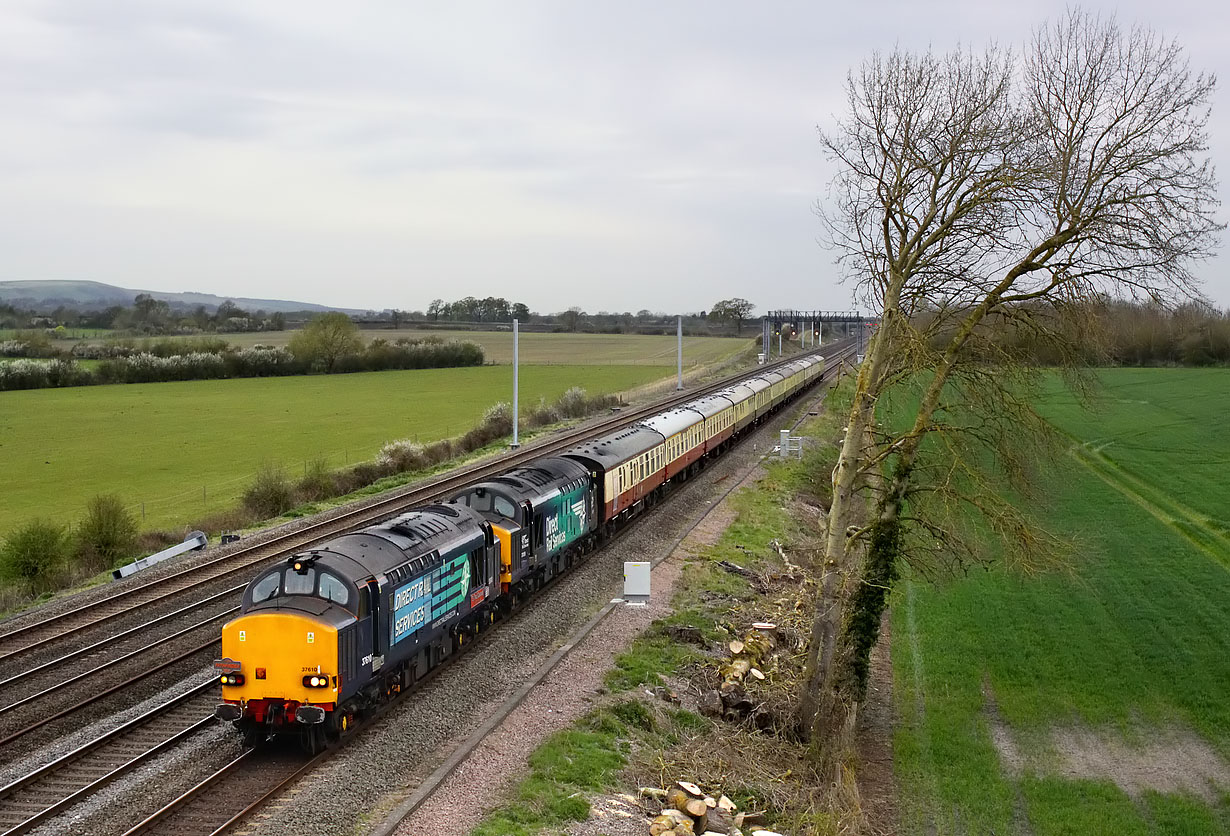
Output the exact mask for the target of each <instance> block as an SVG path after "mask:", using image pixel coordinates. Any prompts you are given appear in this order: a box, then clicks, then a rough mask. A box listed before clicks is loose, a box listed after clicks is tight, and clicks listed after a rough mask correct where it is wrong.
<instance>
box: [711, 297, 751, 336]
mask: <svg viewBox="0 0 1230 836" xmlns="http://www.w3.org/2000/svg"><path fill="white" fill-rule="evenodd" d="M755 309H756V306H755V305H753V304H752V303H751V302H749V301H747V300H746V299H743V298H740V297H738V296H736V297H734V298H733V299H723V300H721V301H720V302H715V303H714V304H713V310H711V311H710V312H709V318H710V319H716V320H718V321H720V322H733V323H734V324H735V333H736V334H742V333H743V321H744V320H745V319H747V318H748V317H749V316H751V315H752V311H754V310H755Z"/></svg>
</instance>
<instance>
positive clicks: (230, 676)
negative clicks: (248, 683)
mask: <svg viewBox="0 0 1230 836" xmlns="http://www.w3.org/2000/svg"><path fill="white" fill-rule="evenodd" d="M219 681H220V682H221V683H222V684H223V685H242V684H243V674H241V673H224V674H222V676H221V677H220V678H219Z"/></svg>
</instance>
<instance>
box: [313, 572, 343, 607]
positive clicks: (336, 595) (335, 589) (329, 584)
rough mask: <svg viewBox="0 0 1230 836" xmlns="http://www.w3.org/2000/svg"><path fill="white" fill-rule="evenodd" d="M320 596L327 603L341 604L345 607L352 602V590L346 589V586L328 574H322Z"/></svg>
mask: <svg viewBox="0 0 1230 836" xmlns="http://www.w3.org/2000/svg"><path fill="white" fill-rule="evenodd" d="M318 594H319V595H320V597H321V598H324V599H325V600H326V601H332V602H333V603H335V604H341V605H342V606H343V607H344V606H346V604H348V603H349V602H350V590H348V589H347V588H346V584H344V583H342V582H341V581H340V580H339V579H338V578H336V577H334V576H333V575H330V574H329V573H328V572H321V573H320V592H319V593H318Z"/></svg>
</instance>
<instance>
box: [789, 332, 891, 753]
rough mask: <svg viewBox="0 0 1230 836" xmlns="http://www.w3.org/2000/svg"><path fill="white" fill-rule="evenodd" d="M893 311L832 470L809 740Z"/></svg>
mask: <svg viewBox="0 0 1230 836" xmlns="http://www.w3.org/2000/svg"><path fill="white" fill-rule="evenodd" d="M892 321H893V311H892V309H891V308H890V309H888V310H886V311H885V316H884V319H883V322H882V324H881V327H880V329H879V330H878V331H877V332H876V334H875V335H874V336H873V337H872V338H871V343H870V344H869V345H868V346H867V354H866V357H865V358H864V362H863V363H862V365H861V366H859V373H858V383H857V386H856V388H855V393H854V402H853V403H852V404H851V407H850V417H849V420H848V421H847V422H846V437H845V439H843V441H842V444H841V452H840V454H839V456H838V459H837V466H836V467H835V468H833V501H832V504H831V505H830V506H829V515H828V525H827V529H826V531H825V544H824V570H823V571H824V574H823V579H822V581H821V590H820V601H819V602H818V605H817V607H816V613H815V616H814V617H813V619H812V628H811V641H810V642H809V643H808V650H807V664H806V666H805V667H804V670H803V693H802V694H801V695H800V700H799V714H798V729H799V733H800V735H801V736H802V737H803V738H804V739H810V737H811V734H812V730H813V727H814V726H815V721H816V716H817V713H818V712H819V711H820V709H821V698H822V694H824V693H825V692H826V691H828V690H829V689H828V688H827V683H828V681H829V679H830V675H831V672H832V666H833V654H834V653H835V652H836V648H837V635H838V627H839V626H840V624H841V623H842V612H843V608H842V595H841V589H840V587H841V583H840V576H841V575H842V574H843V573H845V572H847V571H848V568H849V567H848V566H847V562H848V560H847V557H848V550H849V549H848V546H849V544H848V542H847V528H848V527H849V525H850V523H851V521H852V520H853V519H854V518H855V517H854V516H853V515H854V514H855V512H856V511H857V502H858V497H857V495H856V493H855V491H856V489H857V487H858V481H859V473H860V468H861V465H862V463H863V456H864V451H865V449H866V443H867V438H866V435H867V432H868V430H869V429H870V428H871V427H872V425H873V424H874V422H875V406H876V395H877V392H876V391H875V385H874V383H875V381H879V380H880V379H881V378H882V376H883V371H884V369H885V367H886V366H887V363H888V352H889V349H890V347H891V343H892V340H891V339H890V338H889V336H888V334H889V333H891V323H892Z"/></svg>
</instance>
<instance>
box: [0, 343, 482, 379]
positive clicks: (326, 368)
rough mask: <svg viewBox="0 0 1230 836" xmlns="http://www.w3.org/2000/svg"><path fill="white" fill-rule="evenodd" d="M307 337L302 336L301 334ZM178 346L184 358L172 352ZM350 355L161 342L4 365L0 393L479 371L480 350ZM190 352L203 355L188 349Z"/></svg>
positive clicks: (467, 346)
mask: <svg viewBox="0 0 1230 836" xmlns="http://www.w3.org/2000/svg"><path fill="white" fill-rule="evenodd" d="M301 333H303V332H301ZM176 346H178V347H179V349H180V353H170V352H171V350H172V349H173V348H174V347H176ZM344 347H345V348H346V353H343V354H340V355H337V356H335V357H332V358H331V359H329V361H328V362H327V363H326V362H325V361H324V360H323V359H322V357H321V355H320V354H319V353H318V350H317V349H316V348H314V347H313V346H311V345H310V344H309V343H307V342H304V343H301V344H300V346H299V348H298V351H296V350H295V346H294V343H293V342H292V347H291V348H282V347H271V346H263V345H258V346H253V347H250V348H239V349H233V348H230V347H228V346H227V344H226V342H225V341H224V340H216V339H210V340H199V341H196V343H195V344H194V343H190V342H176V341H174V340H159V341H157V342H156V343H154V344H152V345H150V346H147V347H146V348H148V349H149V350H141V351H135V352H130V351H128V350H127V349H121V350H119V351H103V352H99V354H100V356H99V357H98V358H94V359H99V362H98V365H97V366H96V367H94V368H86V367H84V366H81V365H79V364H78V363H77V362H76V360H74V359H64V358H60V359H56V360H51V361H46V360H33V359H17V360H13V361H11V362H7V363H0V391H5V390H15V389H44V388H59V387H65V386H88V385H91V384H104V383H159V382H165V381H171V380H220V379H224V378H235V377H277V376H285V375H301V374H309V373H312V372H364V371H366V372H371V371H385V370H389V369H434V368H452V367H458V366H481V365H482V364H483V351H482V349H481V348H480V347H479V346H478V345H476V344H475V343H472V342H461V341H449V342H444V341H442V340H440V339H438V338H435V337H428V338H426V339H423V340H419V341H414V340H409V339H404V338H403V339H400V340H398V341H397V342H395V343H389V342H387V341H385V340H383V339H376V340H373V341H372V342H371V344H369V345H368V346H367V347H366V348H364V347H363V346H362V344H361V342H359V341H358V340H357V337H356V338H355V340H354V341H351V342H347V343H346V344H345V346H344ZM185 348H189V349H191V348H196V349H200V350H189V351H184V349H185Z"/></svg>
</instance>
